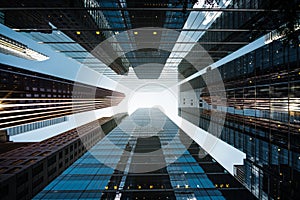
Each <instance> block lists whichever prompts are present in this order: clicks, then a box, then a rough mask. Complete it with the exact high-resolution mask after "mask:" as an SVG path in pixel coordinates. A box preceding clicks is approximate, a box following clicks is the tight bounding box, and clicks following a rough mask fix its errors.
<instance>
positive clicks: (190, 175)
mask: <svg viewBox="0 0 300 200" xmlns="http://www.w3.org/2000/svg"><path fill="white" fill-rule="evenodd" d="M151 115H152V116H154V118H153V119H154V121H155V120H158V121H161V120H165V123H164V125H163V126H162V127H161V128H160V129H159V131H158V132H157V133H156V134H155V135H152V136H150V137H149V134H153V132H152V131H153V126H152V125H151V124H152V123H156V122H153V119H151V117H149V116H151ZM137 124H138V126H136V125H137ZM149 124H150V126H149ZM154 126H156V125H154ZM132 127H135V128H132ZM137 127H138V128H137ZM141 127H142V130H144V131H143V132H142V131H140V129H139V128H141ZM149 127H151V128H149ZM144 128H145V129H144ZM136 129H138V130H139V132H137V133H136V134H138V135H135V133H134V132H135V131H136ZM130 130H131V134H130V135H129V134H128V131H130ZM155 130H156V129H155ZM141 132H142V134H141ZM146 136H147V137H146ZM190 143H192V141H191V139H189V138H188V136H187V135H185V134H184V133H183V132H182V131H180V129H179V128H178V127H177V126H176V125H175V124H174V123H173V122H172V121H171V120H169V119H168V118H166V116H165V115H164V114H163V113H162V112H161V111H160V110H158V109H154V108H153V109H139V110H137V111H135V112H134V113H133V114H132V115H131V116H129V117H127V118H125V119H123V121H122V122H121V123H120V124H119V126H118V127H116V128H115V129H113V130H112V131H111V132H110V133H109V134H108V135H107V136H106V137H105V138H103V139H102V140H101V141H99V142H98V143H97V144H96V145H95V146H94V147H92V148H91V149H90V151H89V152H87V153H85V154H84V155H83V156H82V157H81V158H80V159H78V160H77V161H76V162H75V163H74V164H73V165H71V166H70V167H69V168H68V169H66V170H65V171H64V172H63V173H62V174H61V175H60V176H59V177H58V178H56V179H55V180H54V181H52V182H51V183H50V184H49V185H48V186H47V187H46V188H44V190H43V191H41V192H40V193H39V194H38V195H36V196H35V197H34V199H78V198H80V199H115V198H117V199H154V198H160V199H200V198H201V199H225V197H224V196H223V195H222V192H221V191H220V190H219V189H218V188H217V187H218V184H216V185H215V184H214V183H213V182H212V180H211V179H210V178H208V175H207V174H206V173H205V171H204V169H203V168H202V167H201V165H202V164H203V165H205V163H206V167H205V169H206V170H207V169H210V170H211V171H212V169H214V168H216V166H215V165H216V164H217V163H216V162H215V161H212V160H213V159H211V158H208V157H209V156H208V157H206V158H202V157H199V156H198V155H197V153H198V151H199V146H197V145H196V144H195V143H194V144H193V145H191V146H190ZM154 151H155V152H157V153H156V154H155V155H151V154H148V153H149V152H150V153H151V152H154ZM195 151H196V155H195ZM201 163H202V164H201ZM208 163H211V164H209V165H207V164H208ZM146 164H147V166H146ZM149 165H150V166H151V167H150V168H149V170H148V169H146V168H147V167H149ZM219 168H220V169H221V173H220V172H219V173H220V174H224V175H226V173H225V172H224V169H222V167H220V166H219ZM153 169H154V170H153ZM143 170H144V171H143ZM211 174H212V173H211ZM231 179H233V177H231ZM223 181H224V179H223ZM220 186H221V188H223V187H224V188H223V189H224V190H226V189H228V190H229V189H233V188H235V189H236V188H238V186H235V187H234V184H233V183H232V181H231V182H230V183H229V182H223V183H220ZM230 187H232V188H230Z"/></svg>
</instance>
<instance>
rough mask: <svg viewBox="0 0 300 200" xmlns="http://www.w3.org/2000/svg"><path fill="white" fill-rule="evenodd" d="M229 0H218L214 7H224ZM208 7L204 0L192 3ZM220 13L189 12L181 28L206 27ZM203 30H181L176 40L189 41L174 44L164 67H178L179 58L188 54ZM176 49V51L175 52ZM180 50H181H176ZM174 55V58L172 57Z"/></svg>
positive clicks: (198, 6)
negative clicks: (218, 2) (219, 0)
mask: <svg viewBox="0 0 300 200" xmlns="http://www.w3.org/2000/svg"><path fill="white" fill-rule="evenodd" d="M230 2H231V0H227V1H226V0H224V1H221V2H220V5H217V4H216V5H215V7H219V8H226V7H227V6H228V5H229V4H230ZM207 7H208V8H209V6H207V5H204V0H202V1H201V0H200V1H199V2H198V3H196V4H195V5H194V8H207ZM221 14H222V12H208V11H203V12H191V13H190V15H189V17H188V19H187V21H186V22H185V25H184V26H183V29H208V28H209V27H210V26H211V25H212V24H213V23H214V21H215V20H216V19H217V18H218V17H219V16H220V15H221ZM204 33H205V31H182V32H181V33H180V35H179V37H178V39H177V42H191V43H189V44H184V43H183V44H175V45H174V48H173V51H172V53H171V54H170V57H169V59H168V60H167V62H166V65H165V66H166V67H173V68H176V67H178V65H179V63H180V62H181V60H182V59H183V58H184V57H185V56H186V55H187V54H188V52H189V51H190V50H191V49H192V48H193V46H194V45H195V44H193V43H194V42H197V41H198V40H199V39H200V38H201V36H202V35H203V34H204ZM176 51H177V52H176ZM178 51H182V52H178ZM173 57H175V58H173Z"/></svg>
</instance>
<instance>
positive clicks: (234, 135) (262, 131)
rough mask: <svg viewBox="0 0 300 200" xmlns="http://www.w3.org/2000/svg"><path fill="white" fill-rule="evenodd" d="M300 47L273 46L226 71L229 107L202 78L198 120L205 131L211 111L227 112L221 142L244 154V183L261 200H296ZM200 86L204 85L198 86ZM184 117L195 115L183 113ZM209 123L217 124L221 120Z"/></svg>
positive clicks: (222, 71)
mask: <svg viewBox="0 0 300 200" xmlns="http://www.w3.org/2000/svg"><path fill="white" fill-rule="evenodd" d="M299 52H300V51H299V47H298V45H297V46H295V45H293V44H288V45H286V44H284V43H282V42H281V41H273V42H272V43H270V44H267V45H265V46H263V47H262V48H259V49H257V50H255V51H252V52H250V53H247V54H246V55H244V56H241V57H239V58H237V59H235V60H232V61H230V62H228V63H226V64H224V65H222V66H220V67H219V68H218V69H216V70H219V72H220V74H221V76H222V79H223V81H224V84H225V89H226V94H227V104H226V105H227V107H224V105H220V104H218V103H216V102H217V101H214V100H213V99H215V97H213V96H211V95H210V94H209V92H208V90H207V88H206V86H205V83H204V82H203V80H201V78H198V81H200V82H202V87H201V86H200V87H199V88H198V89H197V90H200V91H201V94H200V96H198V98H199V99H200V101H201V102H202V101H203V102H204V103H203V105H202V106H200V108H199V109H200V111H199V113H200V119H199V120H194V122H195V124H197V125H198V126H200V127H201V128H203V129H205V130H207V129H208V127H207V126H208V124H209V123H210V120H211V118H210V116H211V112H212V111H211V110H212V109H213V108H216V109H218V110H225V111H227V116H226V121H225V124H224V128H223V131H222V134H221V139H222V140H224V141H226V142H227V143H229V144H231V145H232V146H234V147H236V148H237V149H239V150H241V151H243V152H244V153H246V156H247V158H246V160H245V165H244V166H243V167H241V166H239V167H238V170H241V171H243V172H242V173H243V174H244V175H243V178H242V181H243V182H244V183H245V185H246V186H247V188H248V189H249V190H251V191H252V192H253V194H255V195H256V196H257V197H259V198H263V199H266V198H268V197H271V198H287V195H289V196H290V194H292V195H293V197H294V198H296V197H298V196H297V193H296V190H297V189H296V188H298V185H299V181H298V180H299V170H300V168H299V166H300V154H299V138H300V137H299V131H300V124H299V119H300V113H299V101H298V99H299V92H298V90H299V87H300V86H299V84H300V82H299V75H300V70H299ZM200 85H201V84H200ZM181 113H182V116H183V117H185V118H187V119H189V117H187V113H195V111H193V108H182V109H181ZM211 123H218V122H217V121H214V122H211Z"/></svg>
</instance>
